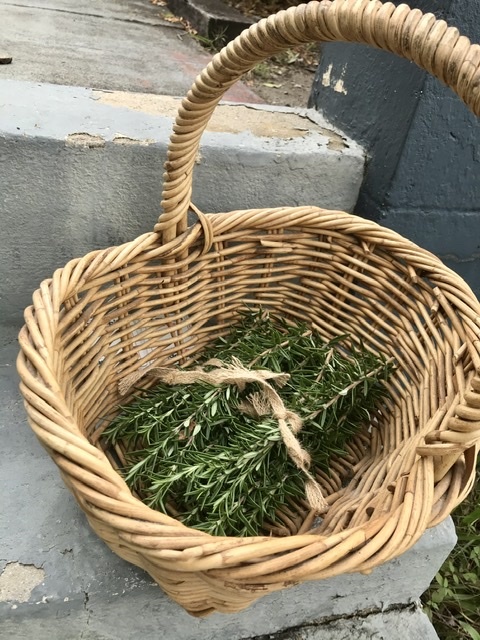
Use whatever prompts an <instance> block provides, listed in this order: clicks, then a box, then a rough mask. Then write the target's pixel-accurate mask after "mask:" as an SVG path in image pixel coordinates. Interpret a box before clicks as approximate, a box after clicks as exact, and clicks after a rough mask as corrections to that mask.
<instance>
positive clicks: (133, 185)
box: [0, 80, 364, 326]
mask: <svg viewBox="0 0 480 640" xmlns="http://www.w3.org/2000/svg"><path fill="white" fill-rule="evenodd" d="M178 105H179V100H178V99H175V98H172V97H170V96H156V95H151V94H134V93H125V92H116V91H96V90H92V89H82V88H75V87H65V86H59V85H49V84H38V83H30V82H23V81H16V80H4V81H2V80H0V166H1V168H2V169H1V171H2V178H1V187H2V188H1V193H0V222H1V224H2V229H3V230H4V234H2V237H1V240H0V273H2V274H3V275H2V278H0V318H1V319H2V322H3V323H4V324H12V325H14V326H19V325H20V322H21V317H22V312H23V309H24V307H25V306H26V305H28V304H29V303H30V300H31V292H32V291H33V290H34V289H35V288H36V287H37V286H38V284H39V282H40V280H42V279H43V278H46V277H50V275H51V274H52V273H53V271H54V270H55V269H56V268H57V267H61V266H63V265H64V264H65V263H66V262H67V261H68V260H69V259H71V258H73V257H78V256H81V255H84V254H85V253H87V252H89V251H92V250H94V249H98V248H104V247H108V246H111V245H117V244H120V243H123V242H126V241H128V240H132V239H133V238H135V237H136V236H137V235H139V234H141V233H144V232H146V231H149V230H151V229H152V228H153V225H154V223H155V222H156V220H157V218H158V215H159V212H160V208H159V203H160V199H161V186H162V185H161V176H162V173H163V163H164V160H165V156H166V146H167V141H168V138H169V135H170V132H171V128H172V118H173V117H174V115H175V113H176V111H177V108H178ZM202 142H203V144H202V147H201V153H200V155H199V156H198V160H197V167H196V170H195V176H194V178H195V179H194V202H195V204H196V205H197V206H198V207H199V208H200V209H201V210H203V211H205V212H217V211H231V210H235V209H248V208H255V207H274V206H281V205H299V204H309V205H318V206H321V207H324V208H327V209H343V210H347V211H348V210H351V209H352V208H353V206H354V204H355V202H356V199H357V195H358V191H359V187H360V184H361V180H362V176H363V168H364V153H363V150H362V149H361V148H360V147H359V146H358V145H357V144H356V143H354V142H352V141H351V140H348V139H347V138H346V137H345V136H343V135H342V134H341V133H340V132H336V131H334V130H333V129H332V128H331V127H329V125H328V124H327V123H326V122H325V121H324V120H323V119H322V117H321V116H320V115H319V114H318V113H317V112H315V111H310V110H294V109H288V108H280V107H267V106H265V105H241V104H236V103H230V104H224V105H221V106H220V107H218V109H217V110H216V112H215V116H214V119H213V120H212V121H211V123H210V125H209V127H208V130H207V132H206V133H205V135H204V137H203V141H202Z"/></svg>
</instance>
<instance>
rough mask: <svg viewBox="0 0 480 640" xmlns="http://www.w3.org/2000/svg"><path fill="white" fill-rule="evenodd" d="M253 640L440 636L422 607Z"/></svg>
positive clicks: (392, 639) (425, 639) (419, 639)
mask: <svg viewBox="0 0 480 640" xmlns="http://www.w3.org/2000/svg"><path fill="white" fill-rule="evenodd" d="M254 640H438V636H437V634H436V633H435V630H434V628H433V627H432V625H431V624H430V621H429V619H428V618H427V616H426V615H425V614H424V613H422V611H421V610H420V609H417V608H406V609H404V610H400V611H398V610H397V611H388V612H384V613H376V614H371V615H369V616H365V617H358V616H353V617H351V618H341V619H338V620H333V621H331V622H327V623H324V624H319V625H312V626H307V627H304V628H302V629H296V630H291V631H287V632H286V633H280V634H276V635H269V636H264V637H263V638H255V639H254Z"/></svg>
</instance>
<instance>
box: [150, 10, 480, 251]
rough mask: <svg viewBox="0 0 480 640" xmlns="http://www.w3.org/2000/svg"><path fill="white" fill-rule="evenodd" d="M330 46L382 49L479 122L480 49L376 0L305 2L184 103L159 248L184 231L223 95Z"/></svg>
mask: <svg viewBox="0 0 480 640" xmlns="http://www.w3.org/2000/svg"><path fill="white" fill-rule="evenodd" d="M333 40H340V41H347V42H357V43H362V44H368V45H371V46H373V47H377V48H380V49H385V50H387V51H391V52H393V53H396V54H397V55H399V56H403V57H404V58H407V59H408V60H412V61H413V62H415V63H416V64H417V65H418V66H420V67H422V68H423V69H425V70H426V71H429V72H430V73H431V74H433V75H434V76H436V77H437V78H439V79H440V80H441V81H442V82H443V83H445V84H446V85H448V86H449V87H450V88H451V89H453V91H455V92H456V93H457V94H458V96H459V97H460V98H461V99H462V100H463V101H464V102H465V103H466V104H467V105H468V106H469V107H470V109H471V110H472V111H473V112H474V113H475V114H476V115H480V46H479V45H472V44H470V40H469V39H468V38H466V37H465V36H461V35H460V34H459V31H458V29H456V28H455V27H448V26H447V23H446V22H445V21H444V20H437V19H436V18H435V16H434V15H433V14H431V13H427V14H423V13H422V12H421V11H420V10H419V9H410V7H408V6H407V5H405V4H401V5H399V6H398V7H395V5H394V4H392V3H391V2H387V3H385V4H384V3H382V2H380V0H333V1H330V0H323V1H322V2H310V3H309V4H302V5H300V6H297V7H292V8H290V9H288V10H286V11H280V12H279V13H277V14H274V15H272V16H270V17H269V18H265V19H263V20H260V22H258V23H256V24H254V25H253V26H251V27H250V28H249V29H246V30H245V31H243V33H241V34H240V35H239V36H238V37H237V38H236V39H235V40H233V41H232V42H230V43H229V44H228V45H227V46H226V47H224V48H223V49H222V50H221V51H220V52H219V53H217V54H216V55H215V56H214V57H213V58H212V61H211V62H210V63H209V65H208V66H207V67H206V68H205V69H204V70H203V71H202V73H201V74H200V75H199V76H198V77H197V79H196V80H195V82H194V84H193V86H192V88H191V89H190V91H189V92H188V94H187V97H186V98H184V99H183V101H182V104H181V106H180V108H179V111H178V115H177V117H176V120H175V124H174V127H173V134H172V136H171V138H170V144H169V148H168V155H167V161H166V163H165V170H166V171H165V174H164V186H163V194H162V197H163V201H162V207H163V213H162V214H161V216H160V218H159V220H158V223H157V224H156V226H155V231H156V232H158V233H160V234H161V238H162V240H163V242H168V241H170V240H173V239H174V238H175V237H177V236H178V235H179V234H180V233H182V232H183V231H185V229H186V228H187V212H188V208H189V206H190V198H191V194H192V173H193V167H194V164H195V159H196V157H197V153H198V148H199V144H200V138H201V135H202V133H203V131H204V129H205V127H206V125H207V123H208V121H209V119H210V116H211V115H212V113H213V111H214V109H215V107H216V105H217V104H218V102H219V101H220V99H221V98H222V96H223V94H224V93H225V92H226V91H227V89H229V87H231V86H232V85H233V84H234V83H235V82H236V81H237V80H238V79H239V78H240V77H241V76H242V75H243V74H244V73H245V72H247V71H249V70H250V69H252V68H253V67H254V66H255V65H257V64H258V63H259V62H261V61H262V60H265V59H266V58H269V57H270V56H272V55H273V54H276V53H279V52H281V51H283V50H285V49H288V48H289V47H292V46H294V45H298V44H302V43H307V42H314V41H319V42H328V41H333Z"/></svg>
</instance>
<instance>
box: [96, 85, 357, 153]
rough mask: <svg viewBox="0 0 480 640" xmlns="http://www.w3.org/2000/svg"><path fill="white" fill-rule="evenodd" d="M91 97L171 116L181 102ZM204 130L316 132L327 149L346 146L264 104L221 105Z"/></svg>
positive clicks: (123, 95)
mask: <svg viewBox="0 0 480 640" xmlns="http://www.w3.org/2000/svg"><path fill="white" fill-rule="evenodd" d="M92 97H93V98H94V99H96V100H98V102H99V103H100V104H105V105H109V106H111V107H120V108H124V109H131V110H132V111H138V112H141V113H146V114H149V115H153V116H163V117H168V118H174V117H175V116H176V114H177V110H178V107H179V106H180V104H181V100H180V99H179V98H173V97H171V96H159V95H152V94H146V93H143V94H142V93H129V92H126V91H94V92H93V94H92ZM206 130H207V131H214V132H223V133H243V132H246V131H249V132H250V133H252V134H253V135H255V136H258V137H267V138H284V139H289V138H296V137H305V136H307V135H308V134H309V133H311V132H317V133H320V134H321V135H324V136H326V137H327V138H329V142H328V143H327V144H328V146H329V148H331V149H335V150H337V151H339V150H341V149H344V148H345V147H346V141H345V139H343V138H342V137H341V136H340V135H339V134H337V133H335V132H334V131H331V130H329V129H327V128H326V127H322V126H320V125H319V124H317V123H316V122H314V121H313V120H312V119H310V118H308V117H307V116H305V115H304V114H301V113H299V112H295V111H294V110H288V111H287V110H284V111H282V110H273V109H271V108H268V107H266V106H263V107H258V106H253V105H234V104H221V105H219V106H218V107H217V109H216V110H215V111H214V113H213V115H212V118H211V120H210V121H209V123H208V125H207V128H206Z"/></svg>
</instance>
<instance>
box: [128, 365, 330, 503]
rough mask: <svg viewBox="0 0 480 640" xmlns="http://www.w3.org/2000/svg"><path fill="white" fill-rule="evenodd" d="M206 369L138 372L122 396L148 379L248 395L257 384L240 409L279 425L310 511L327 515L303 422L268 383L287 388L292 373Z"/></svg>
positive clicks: (226, 367) (237, 367)
mask: <svg viewBox="0 0 480 640" xmlns="http://www.w3.org/2000/svg"><path fill="white" fill-rule="evenodd" d="M204 366H213V367H215V368H214V369H212V370H210V371H205V369H204V368H202V367H197V368H196V369H193V370H185V369H175V368H171V367H152V368H151V369H148V370H146V371H135V372H134V373H132V374H130V375H128V376H126V377H125V378H123V379H122V380H121V381H120V382H119V385H118V390H119V393H120V395H122V396H123V395H125V394H126V393H127V391H128V390H129V389H130V388H131V387H132V385H134V384H135V383H136V382H137V381H138V380H140V379H141V378H143V377H144V376H146V375H148V376H154V377H155V378H156V379H158V380H160V381H161V382H164V383H165V384H168V385H172V386H173V385H182V384H195V383H197V382H205V383H207V384H211V385H213V386H221V385H228V384H232V385H236V386H237V387H238V388H239V390H240V391H244V390H245V386H246V385H247V384H248V383H251V382H256V383H257V384H258V385H259V386H260V387H261V391H258V392H256V393H253V394H251V395H250V396H249V397H248V398H246V399H244V400H242V401H241V402H240V403H239V405H238V408H239V409H240V411H242V412H243V413H245V414H247V415H249V416H251V417H254V418H259V417H261V416H264V415H271V416H272V417H273V418H275V419H276V420H277V421H278V428H279V431H280V434H281V436H282V439H283V443H284V444H285V447H286V448H287V453H288V455H289V457H290V459H291V460H292V462H293V463H294V464H295V465H296V467H297V468H298V469H300V470H301V471H302V472H303V473H304V475H305V476H306V478H307V481H306V483H305V497H306V499H307V502H308V504H309V506H310V508H311V509H312V510H313V511H315V512H316V513H322V512H324V511H325V510H326V509H327V508H328V503H327V501H326V500H325V498H324V496H323V493H322V490H321V488H320V485H319V484H318V482H317V480H316V479H315V478H314V476H313V474H312V472H311V471H310V463H311V458H310V454H309V453H308V452H307V451H306V450H305V449H304V448H303V447H302V445H301V444H300V442H299V441H298V439H297V437H296V434H297V433H299V431H301V429H302V426H303V422H302V419H301V418H300V416H299V415H298V414H297V413H295V412H294V411H290V410H289V409H287V408H286V406H285V405H284V403H283V400H282V398H281V397H280V396H279V394H278V393H277V391H276V390H275V389H274V387H273V386H272V384H270V382H268V381H269V380H270V381H271V382H272V383H275V384H276V385H277V386H278V387H283V386H284V385H285V384H286V382H287V380H289V378H290V375H289V374H288V373H275V372H273V371H269V370H268V369H258V370H251V369H247V368H246V367H244V366H243V365H242V363H241V362H240V360H238V359H237V358H232V364H230V365H226V364H225V363H223V362H221V361H220V360H218V359H216V358H212V359H211V360H208V362H206V363H205V365H204Z"/></svg>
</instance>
